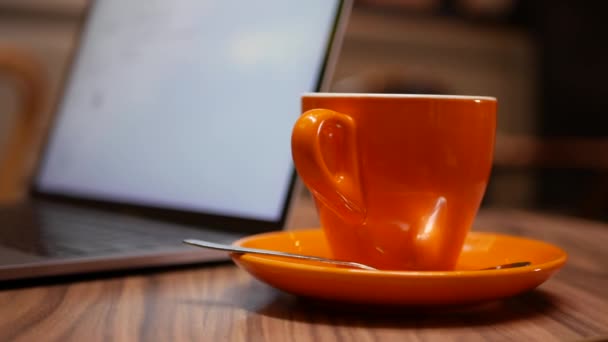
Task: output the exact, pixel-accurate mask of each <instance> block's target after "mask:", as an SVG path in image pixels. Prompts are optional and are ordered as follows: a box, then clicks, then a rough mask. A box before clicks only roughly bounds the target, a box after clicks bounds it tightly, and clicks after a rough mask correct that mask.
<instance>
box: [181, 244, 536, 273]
mask: <svg viewBox="0 0 608 342" xmlns="http://www.w3.org/2000/svg"><path fill="white" fill-rule="evenodd" d="M184 243H185V244H188V245H192V246H197V247H202V248H210V249H217V250H221V251H227V252H231V253H238V254H247V253H249V254H262V255H271V256H278V257H286V258H293V259H301V260H310V261H317V262H322V263H326V264H333V265H340V266H346V267H351V268H359V269H362V270H370V271H377V270H378V269H376V268H373V267H371V266H367V265H364V264H361V263H358V262H352V261H342V260H335V259H327V258H321V257H316V256H309V255H302V254H293V253H287V252H279V251H271V250H267V249H258V248H248V247H239V246H232V245H224V244H221V243H215V242H209V241H203V240H196V239H187V240H184ZM528 265H530V262H528V261H522V262H514V263H510V264H504V265H498V266H493V267H488V268H482V269H481V270H502V269H505V268H513V267H523V266H528Z"/></svg>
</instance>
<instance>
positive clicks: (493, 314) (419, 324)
mask: <svg viewBox="0 0 608 342" xmlns="http://www.w3.org/2000/svg"><path fill="white" fill-rule="evenodd" d="M243 290H244V289H242V288H241V289H240V290H239V289H235V288H232V289H227V291H230V292H233V291H234V296H233V297H232V298H233V299H234V300H235V301H237V303H238V304H236V305H237V306H240V307H242V308H244V309H246V310H247V311H249V312H252V313H256V314H259V315H263V316H268V317H273V318H278V319H287V320H290V321H299V322H307V323H315V324H327V325H340V326H365V327H402V328H403V327H416V328H424V327H430V328H433V327H459V326H463V327H465V326H466V327H470V326H480V325H493V324H498V323H503V322H508V321H517V320H528V319H531V318H533V317H535V316H544V315H548V314H549V313H550V312H551V311H554V310H555V309H556V307H557V301H558V300H559V299H558V298H556V297H555V296H554V295H552V294H550V293H548V292H546V291H543V290H539V289H537V290H534V291H531V292H527V293H524V294H522V295H519V296H516V297H512V298H508V299H504V300H498V301H492V302H487V303H483V304H476V305H466V306H449V307H434V308H428V307H427V308H425V307H396V306H395V307H387V306H373V305H372V306H370V305H355V304H345V303H335V302H328V301H320V300H315V299H310V298H301V297H295V296H292V295H289V294H285V293H282V292H279V291H276V290H274V289H271V288H268V287H266V286H264V285H262V284H256V283H254V284H252V286H251V287H250V288H248V289H246V291H243ZM237 292H240V294H237ZM246 293H248V294H249V295H246ZM252 293H255V294H256V295H255V296H251V294H252Z"/></svg>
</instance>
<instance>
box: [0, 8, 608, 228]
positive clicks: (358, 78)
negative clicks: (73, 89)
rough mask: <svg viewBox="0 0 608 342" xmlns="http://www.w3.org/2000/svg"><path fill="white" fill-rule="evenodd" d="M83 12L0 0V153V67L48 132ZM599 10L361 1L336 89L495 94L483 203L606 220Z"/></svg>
mask: <svg viewBox="0 0 608 342" xmlns="http://www.w3.org/2000/svg"><path fill="white" fill-rule="evenodd" d="M85 6H86V0H46V1H40V0H0V153H2V151H6V148H5V144H6V141H7V140H8V137H9V136H10V135H11V134H15V132H18V130H19V127H15V122H16V121H15V118H14V115H13V114H12V113H16V112H17V111H18V110H19V108H18V107H19V106H20V105H19V103H20V102H19V95H20V92H19V89H22V88H20V87H21V86H22V85H20V84H19V82H24V81H23V80H18V79H16V78H15V77H14V75H12V74H11V73H10V72H9V71H7V70H9V68H6V67H4V68H3V65H4V66H6V65H12V66H13V67H14V66H15V64H19V65H18V66H17V67H19V68H23V69H26V70H27V72H28V73H29V74H30V76H31V77H30V79H29V81H28V80H26V81H25V82H32V83H35V84H36V87H37V88H36V87H34V89H38V93H37V94H36V96H37V99H38V100H37V104H36V105H31V106H30V107H31V108H28V110H30V111H36V112H39V113H41V114H40V115H44V116H45V118H47V120H46V122H47V123H48V120H49V119H50V107H51V105H52V103H53V100H54V99H55V97H56V96H57V91H58V90H59V87H60V81H61V79H62V75H63V71H64V69H65V67H66V65H67V63H68V58H69V54H70V51H71V48H72V45H73V42H74V38H75V35H76V34H77V29H78V24H79V19H80V17H81V15H82V14H83V10H84V8H85ZM607 9H608V2H605V1H564V0H554V1H515V0H458V1H457V0H453V1H445V0H357V1H355V7H354V10H353V13H352V16H351V19H350V23H349V27H348V30H347V34H346V37H345V41H344V46H343V50H342V54H341V57H340V60H339V62H338V66H337V70H336V74H335V77H334V83H333V87H332V88H333V89H332V90H333V91H339V92H386V93H426V94H468V95H488V96H495V97H497V98H498V100H499V119H498V123H499V124H498V137H497V145H496V155H495V165H494V169H493V173H492V177H491V181H490V185H489V188H488V191H487V195H486V198H485V200H484V204H483V205H484V206H487V207H504V208H523V209H533V210H542V211H550V212H559V213H562V214H568V215H575V216H580V217H586V218H592V219H601V220H608V115H607V113H606V109H607V108H608V86H607V82H608V81H607V80H608V63H607V62H606V60H607V57H608V54H607V51H606V50H607V44H606V42H605V41H606V39H605V36H602V34H603V32H606V31H607V30H606V29H608V27H607V26H608V24H607V20H606V13H608V11H606V10H607ZM29 89H32V88H29ZM44 130H45V125H44V124H43V125H42V126H41V127H39V129H38V131H37V132H34V134H35V135H36V136H40V135H41V134H42V132H44ZM24 134H25V133H24ZM11 148H15V147H14V146H11ZM5 154H6V152H5ZM0 160H4V162H3V165H0V166H1V168H5V167H6V165H7V164H10V162H11V161H10V158H7V157H6V156H3V155H1V154H0ZM30 162H31V163H32V164H33V163H34V161H30Z"/></svg>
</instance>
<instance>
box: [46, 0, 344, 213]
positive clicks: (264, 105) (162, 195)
mask: <svg viewBox="0 0 608 342" xmlns="http://www.w3.org/2000/svg"><path fill="white" fill-rule="evenodd" d="M338 10H339V1H338V0H335V1H329V0H306V1H302V0H293V1H286V0H272V1H271V0H265V1H240V0H230V1H227V0H216V1H210V0H174V1H166V0H154V1H150V0H138V1H123V0H104V1H97V2H96V3H95V4H94V5H93V6H92V8H91V9H90V13H89V16H88V19H87V22H86V24H85V27H84V31H83V32H82V37H81V42H80V46H79V48H78V52H77V54H76V57H75V60H74V64H73V65H72V68H73V69H72V70H71V73H70V77H69V79H68V83H67V85H66V89H65V92H64V95H63V96H64V97H63V98H62V100H61V102H60V105H59V107H58V112H57V113H56V119H55V124H54V127H53V130H52V132H51V133H50V138H49V145H48V146H47V149H46V151H45V155H44V156H43V160H42V165H41V167H40V171H39V173H38V176H37V179H36V188H37V191H39V192H42V193H50V194H60V195H67V196H71V197H84V198H89V199H96V200H108V201H113V202H122V203H129V204H137V205H146V206H153V207H164V208H169V209H177V210H186V211H195V212H202V213H212V214H217V215H224V216H238V217H244V218H250V219H255V220H267V221H276V220H278V219H279V218H280V216H281V215H282V211H283V209H284V206H285V201H286V200H287V196H288V193H289V189H290V185H291V177H292V175H293V167H292V159H291V153H290V134H291V128H292V125H293V123H294V122H295V120H296V119H297V117H298V115H299V114H300V95H301V93H303V92H308V91H315V90H317V89H316V87H317V83H318V80H319V77H320V74H321V72H322V69H323V65H324V59H325V56H326V52H327V48H328V44H329V43H330V39H331V35H332V31H333V27H334V21H335V17H336V12H337V11H338Z"/></svg>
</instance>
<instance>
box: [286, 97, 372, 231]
mask: <svg viewBox="0 0 608 342" xmlns="http://www.w3.org/2000/svg"><path fill="white" fill-rule="evenodd" d="M328 138H329V139H330V140H331V141H330V142H329V144H331V145H332V150H334V151H336V152H335V154H336V155H338V154H339V155H340V157H339V158H335V159H336V160H333V163H332V166H333V167H332V169H330V167H329V166H328V163H327V161H326V159H325V156H324V153H323V148H322V146H321V145H322V144H321V140H322V139H328ZM356 142H357V139H356V129H355V121H354V120H353V118H352V117H350V116H348V115H346V114H341V113H338V112H334V111H331V110H328V109H312V110H309V111H307V112H305V113H304V114H302V116H300V117H299V119H298V120H297V122H296V124H295V126H294V128H293V132H292V136H291V152H292V156H293V160H294V163H295V167H296V169H297V170H298V173H299V175H300V177H301V178H302V181H303V182H304V184H306V186H307V187H308V188H309V189H310V190H311V191H312V192H313V194H314V195H315V197H316V198H317V199H318V200H319V201H321V202H322V203H323V204H324V205H326V206H327V207H328V208H329V209H331V210H332V211H334V212H335V213H336V214H337V215H338V216H340V217H341V218H342V219H344V220H345V221H346V222H349V223H361V222H363V221H364V220H365V217H366V208H365V205H364V201H363V194H362V191H361V179H360V173H359V161H358V159H357V146H356V145H357V144H356Z"/></svg>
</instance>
